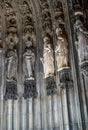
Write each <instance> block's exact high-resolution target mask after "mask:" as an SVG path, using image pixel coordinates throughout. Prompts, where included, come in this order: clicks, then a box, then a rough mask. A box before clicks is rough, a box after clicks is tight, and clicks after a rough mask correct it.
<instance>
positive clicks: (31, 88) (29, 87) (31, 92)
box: [23, 80, 38, 99]
mask: <svg viewBox="0 0 88 130" xmlns="http://www.w3.org/2000/svg"><path fill="white" fill-rule="evenodd" d="M37 96H38V92H37V90H36V83H35V80H25V82H24V94H23V97H24V98H25V99H27V98H36V97H37Z"/></svg>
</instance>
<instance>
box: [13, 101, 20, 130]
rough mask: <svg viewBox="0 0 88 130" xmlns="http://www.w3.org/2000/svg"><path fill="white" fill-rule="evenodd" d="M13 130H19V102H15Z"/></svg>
mask: <svg viewBox="0 0 88 130" xmlns="http://www.w3.org/2000/svg"><path fill="white" fill-rule="evenodd" d="M13 130H19V113H18V100H14V102H13Z"/></svg>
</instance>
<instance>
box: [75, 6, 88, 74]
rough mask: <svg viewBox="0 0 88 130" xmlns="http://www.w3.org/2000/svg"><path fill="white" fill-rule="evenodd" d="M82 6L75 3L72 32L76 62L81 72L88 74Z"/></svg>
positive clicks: (87, 46) (87, 51) (87, 45)
mask: <svg viewBox="0 0 88 130" xmlns="http://www.w3.org/2000/svg"><path fill="white" fill-rule="evenodd" d="M84 21H85V18H84V15H83V8H82V7H81V6H80V5H78V6H76V5H75V10H74V33H75V46H76V50H77V53H78V60H79V62H78V64H79V67H80V69H81V70H82V72H83V74H84V75H86V76H88V31H87V29H86V27H85V22H84Z"/></svg>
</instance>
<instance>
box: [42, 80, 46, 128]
mask: <svg viewBox="0 0 88 130" xmlns="http://www.w3.org/2000/svg"><path fill="white" fill-rule="evenodd" d="M41 85H42V88H41V112H42V129H44V130H48V128H47V92H46V86H45V85H44V81H43V79H42V80H41Z"/></svg>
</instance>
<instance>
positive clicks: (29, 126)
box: [27, 98, 33, 130]
mask: <svg viewBox="0 0 88 130" xmlns="http://www.w3.org/2000/svg"><path fill="white" fill-rule="evenodd" d="M27 129H28V130H33V99H32V98H29V99H27Z"/></svg>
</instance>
